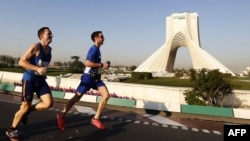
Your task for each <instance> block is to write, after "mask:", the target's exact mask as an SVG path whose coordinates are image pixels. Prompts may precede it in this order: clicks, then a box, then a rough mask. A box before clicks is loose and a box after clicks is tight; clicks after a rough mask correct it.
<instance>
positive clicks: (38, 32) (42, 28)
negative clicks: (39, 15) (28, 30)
mask: <svg viewBox="0 0 250 141" xmlns="http://www.w3.org/2000/svg"><path fill="white" fill-rule="evenodd" d="M46 29H49V27H46V26H45V27H41V28H40V29H39V30H38V31H37V36H38V38H39V39H40V35H41V34H43V32H44V31H45V30H46ZM49 30H50V29H49Z"/></svg>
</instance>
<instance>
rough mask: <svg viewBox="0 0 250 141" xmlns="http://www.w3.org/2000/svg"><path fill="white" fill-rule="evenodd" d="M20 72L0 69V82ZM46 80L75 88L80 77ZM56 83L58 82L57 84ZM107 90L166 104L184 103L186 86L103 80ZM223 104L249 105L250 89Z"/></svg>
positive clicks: (17, 78) (16, 78)
mask: <svg viewBox="0 0 250 141" xmlns="http://www.w3.org/2000/svg"><path fill="white" fill-rule="evenodd" d="M21 79H22V73H11V72H2V71H0V80H1V81H2V82H21ZM47 82H48V84H49V85H50V86H54V87H56V86H59V87H60V88H74V89H76V88H77V86H78V84H79V83H80V79H70V78H61V79H60V81H57V80H56V77H52V76H48V77H47ZM57 83H58V84H57ZM105 83H106V85H107V87H108V89H109V92H110V93H115V94H116V95H118V96H122V97H125V96H126V97H130V98H132V97H133V98H134V99H137V100H141V101H152V102H160V103H168V104H186V102H185V99H184V96H183V93H184V91H185V90H187V89H188V88H182V87H166V86H153V85H140V84H127V83H118V82H105ZM224 105H225V106H233V107H250V91H246V90H235V91H234V95H230V96H227V97H226V98H225V100H224Z"/></svg>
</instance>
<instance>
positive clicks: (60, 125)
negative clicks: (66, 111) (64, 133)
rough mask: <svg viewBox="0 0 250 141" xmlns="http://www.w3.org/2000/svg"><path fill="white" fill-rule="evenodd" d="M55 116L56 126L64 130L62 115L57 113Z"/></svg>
mask: <svg viewBox="0 0 250 141" xmlns="http://www.w3.org/2000/svg"><path fill="white" fill-rule="evenodd" d="M56 117H57V125H58V128H59V129H61V130H64V117H62V114H57V116H56Z"/></svg>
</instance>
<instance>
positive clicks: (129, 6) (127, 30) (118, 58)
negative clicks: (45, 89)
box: [0, 0, 250, 73]
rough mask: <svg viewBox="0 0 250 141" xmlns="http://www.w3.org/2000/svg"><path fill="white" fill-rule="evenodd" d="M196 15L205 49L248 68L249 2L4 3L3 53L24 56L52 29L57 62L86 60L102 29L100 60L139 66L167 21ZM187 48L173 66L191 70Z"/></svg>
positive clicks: (232, 65) (0, 4)
mask: <svg viewBox="0 0 250 141" xmlns="http://www.w3.org/2000/svg"><path fill="white" fill-rule="evenodd" d="M185 11H189V12H190V13H198V15H199V30H200V41H201V47H202V48H203V49H204V50H206V51H207V52H208V53H209V54H211V55H212V56H213V57H215V58H216V59H217V60H218V61H219V62H221V63H222V64H223V65H225V66H226V67H228V68H229V69H231V70H232V71H234V72H236V73H239V71H241V70H242V69H244V68H245V67H247V66H250V55H249V53H250V42H249V41H250V14H249V13H250V1H249V0H240V1H239V0H39V1H38V0H1V1H0V25H1V26H0V40H1V41H0V55H12V56H18V55H22V54H23V53H24V51H26V50H27V48H28V47H29V46H30V45H31V44H33V43H35V42H38V41H39V40H38V38H37V30H38V29H39V28H40V27H42V26H48V27H50V28H51V30H52V32H53V35H54V38H53V42H52V43H51V47H52V48H53V50H52V51H53V60H52V62H54V61H61V62H64V61H70V60H71V59H70V56H75V55H76V56H79V57H81V58H80V59H81V60H83V59H84V58H85V55H86V53H87V51H88V48H89V47H90V46H91V45H92V44H93V43H92V41H91V39H90V34H91V33H92V32H93V31H95V30H102V31H103V33H104V36H105V39H106V40H105V42H104V44H103V46H102V47H101V52H102V60H103V61H106V60H110V61H111V63H112V64H114V65H136V66H139V65H140V64H141V63H142V62H143V61H144V60H146V59H147V58H148V57H149V56H150V55H151V54H153V53H154V52H155V51H156V50H157V49H158V48H159V47H161V45H163V44H164V43H165V38H166V17H168V16H170V15H171V14H173V13H180V12H185ZM191 66H192V63H191V58H190V56H189V52H188V49H187V48H184V47H181V48H179V49H178V51H177V58H176V62H175V68H190V67H191Z"/></svg>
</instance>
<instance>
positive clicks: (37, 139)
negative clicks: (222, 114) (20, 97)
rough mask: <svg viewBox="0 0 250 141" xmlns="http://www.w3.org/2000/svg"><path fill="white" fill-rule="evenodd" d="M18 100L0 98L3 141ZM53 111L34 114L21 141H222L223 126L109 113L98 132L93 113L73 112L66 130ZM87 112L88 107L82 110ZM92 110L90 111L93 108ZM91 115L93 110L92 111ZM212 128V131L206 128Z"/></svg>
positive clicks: (22, 128) (21, 128) (22, 130)
mask: <svg viewBox="0 0 250 141" xmlns="http://www.w3.org/2000/svg"><path fill="white" fill-rule="evenodd" d="M16 100H17V99H16V97H12V98H9V99H6V97H3V95H0V111H1V114H0V115H1V116H0V141H8V140H9V139H8V137H7V136H6V135H5V131H6V129H7V127H8V126H9V125H10V124H11V122H12V119H13V116H14V113H15V112H16V110H17V109H18V108H19V106H20V105H19V103H18V102H16ZM58 106H59V107H61V106H60V104H58V103H55V104H54V107H53V108H51V109H49V110H47V111H41V112H33V113H31V115H30V116H29V122H28V124H27V125H22V124H20V126H19V132H20V134H21V141H128V140H132V141H135V140H143V141H153V140H154V141H222V140H223V122H210V121H209V122H208V121H202V120H185V119H171V118H167V119H166V118H165V117H163V118H164V120H166V123H162V122H161V121H164V120H161V121H160V120H157V119H159V118H160V117H159V116H157V118H155V119H154V118H151V117H154V116H153V115H152V116H150V115H147V116H146V117H145V115H141V114H139V113H133V112H126V111H119V110H106V111H105V112H104V113H103V116H102V121H103V123H104V124H105V125H106V126H107V127H108V128H107V129H106V130H98V129H97V128H95V127H94V126H92V125H91V124H90V123H89V122H90V119H91V118H92V116H93V113H91V112H89V111H86V110H85V111H86V112H81V111H80V112H79V110H78V111H74V108H73V111H72V112H70V113H69V114H68V116H67V118H66V129H65V130H64V131H61V130H59V129H58V127H57V121H56V114H57V112H58V111H59V110H60V109H58V108H57V107H58ZM83 108H84V109H87V108H88V107H83ZM90 109H91V108H90ZM90 111H91V110H90ZM206 127H209V128H206ZM216 129H218V130H216Z"/></svg>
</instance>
